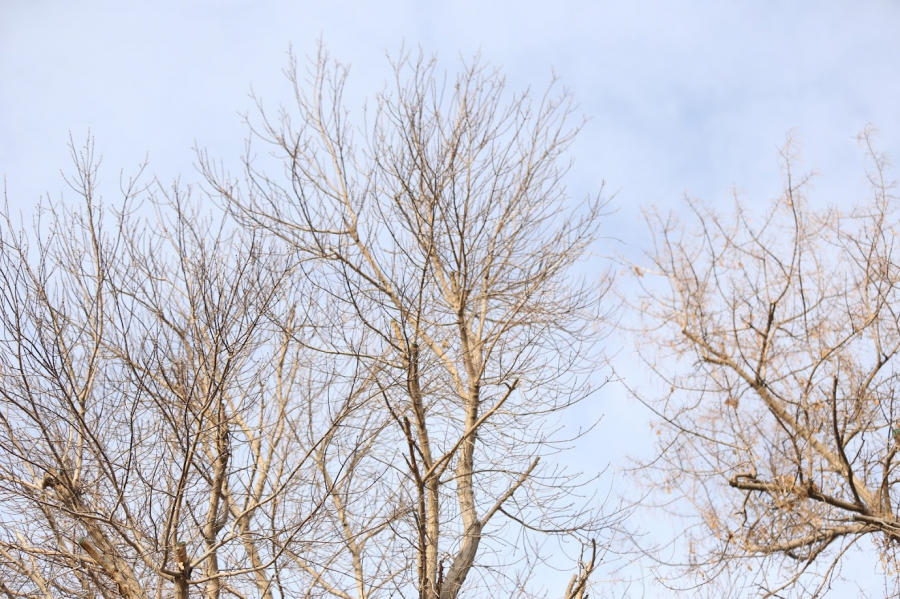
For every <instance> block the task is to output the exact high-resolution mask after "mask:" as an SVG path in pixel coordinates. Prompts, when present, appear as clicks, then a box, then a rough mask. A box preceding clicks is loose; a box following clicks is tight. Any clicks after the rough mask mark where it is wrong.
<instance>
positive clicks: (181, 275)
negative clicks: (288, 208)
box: [0, 146, 355, 599]
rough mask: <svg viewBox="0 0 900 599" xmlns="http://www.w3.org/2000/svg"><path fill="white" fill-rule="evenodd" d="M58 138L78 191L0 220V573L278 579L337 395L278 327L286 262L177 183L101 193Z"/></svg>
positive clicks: (45, 581) (94, 591)
mask: <svg viewBox="0 0 900 599" xmlns="http://www.w3.org/2000/svg"><path fill="white" fill-rule="evenodd" d="M73 155H74V157H75V159H76V166H77V169H76V171H77V175H76V177H75V178H74V179H72V180H71V181H70V184H71V185H72V187H73V188H74V190H75V191H76V192H77V194H78V195H79V196H81V198H80V199H81V201H80V204H79V203H77V202H74V203H71V204H69V205H63V204H61V203H60V204H53V205H45V206H43V207H42V208H39V211H38V212H39V216H38V217H37V218H36V221H35V224H34V227H33V228H31V229H30V230H29V229H25V228H23V227H21V226H20V225H17V224H16V222H15V221H14V220H13V219H12V217H11V216H10V215H9V214H8V213H7V214H6V215H5V217H4V220H3V221H2V224H0V401H2V410H0V521H2V525H0V527H2V531H0V581H2V587H0V592H2V593H5V596H7V597H48V598H49V597H82V598H86V597H97V596H103V597H127V598H130V599H136V598H138V597H171V596H173V595H174V596H175V597H179V598H187V597H188V596H197V595H198V594H203V595H204V596H206V597H209V598H210V599H213V598H217V597H220V596H237V597H273V596H276V595H278V596H282V597H284V596H290V595H292V594H293V593H287V592H285V591H284V588H285V586H286V585H289V584H292V579H291V576H292V574H291V572H290V568H289V567H288V566H289V564H288V560H287V552H288V551H290V552H299V551H301V548H302V546H303V545H304V544H308V543H309V539H310V538H311V536H310V535H309V530H310V529H312V528H314V527H315V526H313V522H312V521H313V519H314V518H316V517H317V515H318V514H319V512H320V510H319V507H320V506H321V505H322V503H323V501H324V499H325V496H324V495H323V494H321V493H320V492H319V491H318V488H317V487H316V486H315V485H310V484H307V480H309V479H310V478H311V477H314V476H315V457H314V456H315V455H316V454H317V452H319V451H321V447H322V444H323V443H325V442H327V440H328V437H329V435H331V434H333V430H334V428H335V426H336V425H337V424H338V423H339V422H340V421H341V419H342V418H343V417H345V416H346V415H348V414H349V413H351V412H352V411H353V404H354V401H355V396H354V394H353V391H354V389H352V388H350V389H349V391H350V393H349V394H348V395H345V396H342V397H337V396H330V397H326V396H325V395H324V390H325V389H327V384H328V382H329V378H330V376H331V375H330V373H329V371H328V368H327V367H323V365H324V364H325V363H327V361H324V360H322V359H321V357H319V358H318V359H317V364H316V365H311V364H309V363H308V362H307V358H306V357H305V356H306V352H305V350H304V349H303V346H302V345H300V344H298V343H297V342H295V341H294V340H293V339H294V337H295V336H297V330H299V328H300V327H301V326H303V324H304V321H303V315H302V306H300V305H296V304H295V299H293V298H291V297H290V291H291V290H289V289H288V287H287V285H286V284H287V283H288V282H290V281H291V279H292V277H293V274H294V271H295V269H296V265H294V264H292V263H291V261H290V259H289V258H288V257H287V254H286V253H285V252H284V251H283V250H282V249H280V248H278V247H277V246H276V245H275V244H272V243H270V242H264V241H262V240H260V239H259V238H256V237H254V236H253V235H250V234H247V233H246V232H242V231H239V230H235V229H234V228H233V227H229V226H228V225H227V223H225V222H224V221H222V219H221V218H219V219H213V218H211V217H209V216H208V215H204V214H202V213H200V212H198V211H197V210H196V209H195V208H194V207H193V203H192V201H191V200H190V198H189V197H188V194H187V193H186V192H185V191H183V190H179V189H177V188H176V189H172V190H171V191H170V192H168V193H167V194H160V193H156V194H154V193H150V192H149V191H148V190H147V189H146V188H143V189H142V188H138V187H137V186H136V184H134V183H133V182H132V184H131V185H130V186H129V187H128V188H127V189H126V190H125V192H124V193H125V200H124V202H123V203H122V204H121V205H120V210H119V211H118V212H115V211H110V210H104V209H103V208H102V207H101V206H100V202H99V199H98V198H97V197H96V178H97V161H96V160H95V159H94V157H93V149H92V147H91V146H87V147H86V148H84V149H83V150H82V151H77V152H76V151H75V150H74V148H73ZM139 196H144V197H145V198H146V200H147V201H146V205H145V206H144V207H143V208H142V209H140V210H139V206H137V205H136V203H135V198H136V197H139ZM150 208H155V211H156V213H157V215H158V219H153V218H150V219H147V218H144V217H140V216H138V215H137V214H138V213H147V212H150ZM345 389H347V387H346V386H345ZM283 564H287V565H284V566H283Z"/></svg>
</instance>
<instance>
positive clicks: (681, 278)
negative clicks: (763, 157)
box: [637, 133, 900, 596]
mask: <svg viewBox="0 0 900 599" xmlns="http://www.w3.org/2000/svg"><path fill="white" fill-rule="evenodd" d="M861 140H862V142H863V144H864V146H865V148H866V150H867V152H868V155H869V156H870V158H871V164H872V168H871V170H870V173H869V179H870V181H871V183H872V189H873V197H872V198H871V199H870V200H868V201H865V202H863V203H861V204H860V205H859V206H858V207H857V208H856V209H855V210H853V211H851V212H846V213H845V212H841V211H838V210H836V209H826V210H813V209H812V208H810V206H809V204H808V201H807V199H806V187H807V178H806V177H803V178H799V179H798V178H797V177H796V174H795V172H794V161H795V156H794V155H793V154H792V150H791V146H790V145H788V147H787V150H786V151H785V152H784V156H783V157H784V164H785V171H784V172H785V189H784V194H783V195H782V197H780V198H778V199H777V200H776V201H774V202H773V203H772V204H771V205H770V206H769V208H768V210H767V211H766V213H765V214H764V215H762V217H761V218H759V219H758V220H756V219H754V217H753V215H752V214H750V211H748V210H746V209H745V207H744V205H743V202H742V201H737V202H736V208H735V213H734V214H733V216H729V217H725V216H722V215H721V214H718V213H716V212H714V211H713V210H711V209H708V208H705V207H704V206H702V205H701V204H699V203H697V202H693V201H691V202H688V208H689V212H690V217H689V223H688V224H687V225H684V224H682V223H680V222H679V221H678V220H677V219H676V218H675V217H671V216H670V217H663V216H660V215H652V216H651V218H650V219H649V221H650V226H651V228H652V229H653V232H654V234H655V246H654V248H653V252H652V253H651V254H650V259H651V262H652V266H650V267H649V268H647V269H646V270H641V269H640V268H638V269H637V272H638V274H641V275H647V276H643V277H642V278H641V279H640V280H641V281H642V283H643V287H644V290H645V295H644V297H643V298H642V300H641V303H640V306H639V307H640V309H641V311H642V312H643V314H644V316H645V318H646V320H645V324H646V326H647V328H646V329H645V341H646V343H645V347H647V351H645V352H644V356H645V358H646V360H647V364H648V365H649V366H650V367H652V368H654V369H656V371H657V372H658V373H659V374H660V375H661V376H662V377H663V378H664V380H665V381H666V386H667V387H669V388H670V390H671V393H670V394H668V395H666V396H665V397H664V398H662V399H660V400H659V401H655V402H649V403H648V405H650V406H651V407H652V408H653V409H654V410H655V411H656V412H657V414H658V415H659V416H660V419H661V421H660V429H659V433H660V442H659V450H660V451H659V455H658V459H657V460H655V461H654V462H653V464H652V465H651V466H649V467H651V468H652V472H653V476H652V479H651V480H652V481H653V482H654V483H655V484H656V485H657V488H658V489H659V491H660V493H661V494H663V496H665V495H666V494H670V497H676V498H678V499H680V500H682V502H683V501H687V502H688V503H690V504H691V505H692V506H693V509H694V512H693V513H694V515H695V517H697V526H696V527H694V528H693V529H691V530H689V531H688V533H687V538H686V540H687V545H686V547H687V548H688V550H689V555H688V556H687V559H686V562H687V564H686V565H688V566H689V567H690V568H691V569H692V570H694V571H695V572H698V573H699V574H700V577H699V578H698V579H696V580H698V581H704V580H710V579H712V578H714V577H715V576H717V575H726V576H727V575H732V574H734V573H736V572H743V573H744V574H743V579H744V583H745V584H747V585H752V586H744V587H737V588H738V590H739V593H744V594H746V593H747V592H748V591H749V590H751V589H755V590H758V591H759V593H760V594H762V595H765V596H783V595H782V593H783V592H788V591H793V592H798V593H800V594H802V596H816V595H818V594H822V593H824V592H825V591H826V590H827V589H828V588H829V585H830V583H831V582H832V581H833V579H834V576H835V575H836V574H837V573H838V572H839V571H840V565H841V563H842V558H843V557H844V556H845V555H846V554H847V552H848V551H851V550H852V549H853V548H854V547H855V546H857V545H859V544H860V542H861V541H863V540H864V539H871V540H872V541H873V542H874V544H875V545H876V546H877V547H878V548H879V551H880V553H881V556H882V562H883V563H882V566H883V568H884V570H885V572H886V574H887V576H888V578H886V580H888V581H890V580H896V575H897V559H896V557H897V556H896V548H897V543H898V541H900V517H898V516H897V509H898V508H897V502H898V488H897V483H898V470H897V464H896V460H895V458H896V456H897V452H898V449H900V403H898V384H900V378H898V372H897V365H898V359H900V358H898V350H900V315H898V305H900V287H898V282H900V248H898V245H897V229H898V227H900V222H898V212H897V203H896V200H895V198H894V197H893V196H892V195H891V189H892V184H891V183H889V182H888V181H887V180H886V178H885V177H886V172H885V169H886V167H887V161H886V159H885V158H884V156H882V155H880V154H878V153H877V152H875V151H874V150H873V149H872V146H871V144H870V135H869V134H868V133H866V134H864V135H863V136H862V137H861ZM657 277H662V283H661V284H659V282H660V281H659V279H658V278H657ZM680 505H683V503H680ZM891 585H893V583H890V585H889V586H891ZM755 590H754V592H755ZM742 596H745V595H742Z"/></svg>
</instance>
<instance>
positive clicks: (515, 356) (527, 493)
mask: <svg viewBox="0 0 900 599" xmlns="http://www.w3.org/2000/svg"><path fill="white" fill-rule="evenodd" d="M393 66H394V69H395V74H396V77H395V78H394V80H393V83H392V84H390V85H389V86H388V88H387V89H386V91H384V92H383V93H382V94H380V95H378V96H377V98H376V102H375V107H374V110H373V111H371V112H368V113H366V118H365V119H364V120H363V121H360V122H354V121H353V120H352V118H351V116H350V113H349V111H348V110H347V109H346V108H345V105H344V101H343V97H342V94H343V90H344V86H345V83H346V77H347V70H346V69H345V68H344V67H343V66H341V65H340V64H337V63H334V62H332V61H330V60H329V59H328V58H327V56H326V55H325V54H324V52H322V53H320V55H319V56H318V58H317V59H316V60H314V61H312V63H311V67H310V70H309V71H308V77H307V78H305V79H304V78H303V77H302V76H301V75H299V74H298V72H297V66H296V64H295V63H293V61H292V64H291V69H290V70H289V71H288V73H289V76H290V80H291V82H292V83H293V85H294V90H295V100H296V102H295V103H294V105H293V106H292V107H290V108H284V109H282V110H281V111H280V112H279V113H278V115H277V116H272V115H270V114H269V113H266V112H265V111H263V110H262V107H261V105H260V110H261V120H260V121H258V122H259V124H258V125H256V126H254V127H253V128H252V130H253V136H252V138H251V144H252V145H251V147H253V148H255V147H256V145H257V144H260V143H262V144H263V146H264V147H265V148H266V149H267V150H271V153H270V154H268V155H267V157H265V156H264V157H263V158H257V159H253V154H251V153H249V152H248V158H247V161H246V170H245V172H244V175H243V178H242V181H241V180H238V179H235V178H233V177H230V176H228V175H227V174H226V173H224V172H223V171H222V170H221V169H220V168H218V167H217V166H216V165H215V163H213V162H211V161H210V160H208V159H204V161H203V169H204V171H205V175H206V178H207V180H208V182H209V184H210V185H211V186H212V187H213V189H214V190H215V191H216V192H217V193H218V194H220V196H221V197H222V198H223V201H224V202H225V203H226V205H227V206H229V207H230V209H231V210H232V212H233V214H234V215H235V216H236V218H237V219H238V220H240V221H241V222H242V223H243V224H244V225H245V226H247V227H248V228H250V229H253V230H256V231H262V232H266V233H268V234H272V235H275V236H276V237H277V238H279V239H281V240H283V241H285V242H287V243H288V244H289V245H290V246H291V247H293V248H294V249H295V250H296V251H297V252H298V255H299V256H300V257H301V259H302V260H303V264H304V268H305V272H306V276H307V277H308V279H309V280H310V281H313V282H314V284H315V286H316V288H317V289H319V290H321V292H322V293H323V294H326V295H327V296H328V303H327V305H326V306H323V307H322V308H321V310H320V311H318V312H316V314H315V316H314V317H311V321H313V322H314V323H315V329H316V330H315V334H314V338H308V340H307V341H306V343H308V344H309V346H310V347H311V348H313V349H315V350H316V351H319V352H321V353H322V355H331V356H336V357H337V359H342V360H344V361H345V363H346V364H347V367H348V368H349V367H350V366H351V365H352V368H351V371H353V372H363V373H365V374H366V376H367V377H368V379H367V381H368V383H367V384H368V385H370V386H372V387H374V388H377V391H378V392H377V396H375V395H373V396H372V397H370V399H369V403H367V404H366V408H365V414H366V419H367V422H366V423H365V425H364V426H362V427H361V428H360V430H367V431H373V432H372V433H371V434H370V435H369V434H367V438H369V439H371V443H370V444H369V445H367V446H366V449H367V450H366V452H365V453H359V452H357V453H356V454H354V456H353V457H352V458H351V459H350V462H351V463H350V468H351V469H352V470H354V471H355V472H359V473H361V476H359V477H357V476H354V475H350V476H346V477H345V479H344V484H336V485H332V486H331V487H330V491H331V492H330V495H331V500H332V504H331V507H330V510H329V511H328V513H329V514H330V517H331V518H333V520H334V526H333V529H332V530H333V531H335V532H334V534H335V542H336V544H335V545H334V546H329V547H325V546H320V547H319V548H318V549H317V550H312V551H310V552H309V553H307V554H304V555H299V554H297V555H295V556H294V557H295V559H296V560H297V564H298V565H299V567H301V568H302V569H304V570H305V571H306V572H308V573H309V574H310V575H311V576H312V577H313V580H314V582H315V583H316V584H317V585H318V589H319V591H321V592H323V593H326V594H330V595H331V596H335V597H345V598H349V597H354V598H356V599H364V598H366V597H374V596H382V595H383V594H384V593H383V592H382V591H384V590H386V589H388V590H390V589H392V590H393V591H394V592H399V593H400V594H401V595H402V596H418V597H420V598H422V599H425V598H428V599H452V598H455V597H458V596H460V594H461V593H462V592H463V589H467V588H468V589H471V592H470V593H469V592H467V593H466V594H471V593H477V592H480V593H484V594H485V595H487V594H490V595H494V594H496V593H497V592H498V591H499V590H500V589H503V588H509V589H510V590H511V591H512V592H514V593H516V594H521V595H525V594H527V593H528V592H529V591H528V588H527V584H525V583H524V582H523V580H524V579H525V578H527V572H526V571H527V570H530V568H531V566H532V565H534V564H535V563H540V560H541V559H542V558H541V556H539V555H538V554H537V553H536V552H535V551H536V550H535V549H534V547H535V546H536V543H537V541H536V540H535V539H537V538H540V537H541V536H542V535H551V536H557V537H565V538H570V539H577V540H579V541H581V542H583V543H587V544H588V545H590V541H591V540H595V539H599V538H601V537H602V536H603V535H604V534H606V532H608V530H607V531H604V530H602V529H603V526H604V525H610V524H611V523H610V522H608V521H604V520H603V519H602V518H601V517H600V513H599V509H598V506H596V505H591V504H590V502H587V503H585V502H583V501H576V499H577V494H578V493H579V491H580V490H581V489H582V488H584V485H585V484H587V483H590V478H588V479H584V478H581V477H580V476H578V475H577V474H575V473H570V472H568V471H567V470H566V469H565V468H562V467H560V466H559V465H557V464H554V463H553V460H550V459H546V458H547V457H549V455H552V454H554V453H556V452H557V451H558V450H559V449H561V448H562V447H563V446H565V445H566V444H568V443H569V442H570V441H571V439H567V438H566V437H565V436H564V435H563V434H562V427H561V425H560V420H559V415H560V414H562V413H563V412H564V411H565V410H566V409H567V408H569V407H571V406H572V405H574V404H575V403H577V402H579V401H581V400H582V399H584V398H586V397H588V396H589V395H590V393H591V388H590V386H589V376H590V374H591V372H592V371H593V370H595V369H596V368H597V367H598V366H599V364H600V360H599V353H598V351H597V345H596V339H597V338H598V330H597V325H598V324H600V323H602V322H603V317H604V314H603V309H604V307H603V305H602V304H601V300H602V298H603V297H604V292H605V290H606V286H607V282H606V279H605V278H604V277H602V276H592V277H591V278H584V277H579V276H576V275H575V274H574V271H573V269H574V268H575V267H576V265H577V264H578V263H579V261H581V260H583V259H585V258H586V257H588V255H589V254H588V252H589V251H590V248H591V245H592V243H593V242H594V241H595V240H596V239H597V231H598V226H599V223H600V218H601V216H602V209H603V205H604V202H603V201H602V200H601V199H600V196H599V195H598V196H597V198H595V199H588V200H587V201H585V202H583V203H581V204H578V205H572V204H570V203H569V202H570V200H569V198H568V196H567V194H566V191H565V187H564V185H563V176H564V175H565V173H566V171H567V169H568V162H566V161H565V159H564V158H563V156H564V153H565V152H566V150H567V149H568V148H569V146H570V144H571V143H572V140H573V139H574V136H575V134H576V133H577V129H578V127H577V126H571V125H570V124H569V120H570V117H571V112H572V105H571V98H570V96H569V94H568V93H566V92H562V93H560V94H558V95H557V94H556V92H555V91H554V86H551V88H550V89H548V91H547V92H546V94H545V95H543V96H541V97H540V98H538V99H536V100H532V99H531V97H530V96H529V94H527V93H525V94H518V95H514V94H510V93H508V92H507V91H506V88H505V86H504V80H503V78H502V76H501V75H500V74H499V73H498V72H497V71H495V70H492V69H490V68H488V67H487V66H485V65H484V64H483V63H482V62H481V61H480V60H478V59H476V60H475V61H473V62H472V63H471V64H469V65H467V66H466V67H465V68H464V70H463V71H462V72H460V73H459V74H458V75H456V76H450V77H446V76H443V75H441V74H440V72H438V71H437V67H436V64H435V62H434V61H433V60H428V59H427V58H425V57H421V56H420V57H414V56H410V55H407V54H404V55H402V56H401V57H400V58H399V60H397V61H396V63H395V64H394V65H393ZM273 161H274V163H275V164H276V169H277V170H278V171H280V172H276V173H275V174H273V173H271V172H269V171H268V170H267V168H266V167H267V165H268V164H270V163H272V162H273ZM595 274H596V273H594V275H595ZM575 434H576V435H578V434H579V433H577V432H576V433H575ZM332 457H335V458H337V457H338V456H332ZM317 464H318V466H319V468H320V475H321V477H323V478H324V479H330V478H333V477H335V475H336V474H335V473H337V472H341V471H342V469H344V468H347V461H346V460H340V459H337V460H335V461H332V460H331V457H329V456H324V455H323V456H320V457H317ZM587 499H588V500H590V497H588V498H587ZM603 538H604V539H605V538H606V537H603ZM601 546H602V544H601ZM593 555H594V558H592V559H591V560H590V563H585V564H582V567H581V570H580V573H579V574H577V575H576V579H575V581H574V582H573V584H572V586H571V588H570V591H571V592H569V593H568V594H567V596H571V597H586V596H587V595H586V594H585V593H584V589H585V588H586V585H587V582H588V577H589V574H590V572H591V571H593V569H594V568H595V564H599V560H600V559H601V557H602V555H601V554H597V553H596V550H595V552H594V554H593ZM335 564H342V567H334V565H335ZM379 568H380V570H379ZM476 573H477V574H476ZM473 575H475V576H476V577H477V578H476V580H478V581H479V582H475V583H472V582H469V581H471V580H472V577H473ZM476 589H477V590H476Z"/></svg>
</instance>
